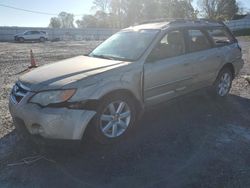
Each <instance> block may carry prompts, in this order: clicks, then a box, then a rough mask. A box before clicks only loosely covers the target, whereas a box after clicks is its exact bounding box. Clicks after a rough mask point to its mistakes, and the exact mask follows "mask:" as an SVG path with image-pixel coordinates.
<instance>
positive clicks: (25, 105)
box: [9, 20, 244, 144]
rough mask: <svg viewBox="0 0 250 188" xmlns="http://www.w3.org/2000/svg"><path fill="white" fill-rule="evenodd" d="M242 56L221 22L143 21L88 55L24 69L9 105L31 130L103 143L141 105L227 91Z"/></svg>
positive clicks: (118, 134) (114, 137)
mask: <svg viewBox="0 0 250 188" xmlns="http://www.w3.org/2000/svg"><path fill="white" fill-rule="evenodd" d="M243 63H244V62H243V60H242V53H241V48H240V46H239V45H238V42H237V40H236V39H235V38H234V36H233V35H232V33H231V32H230V30H229V29H228V28H227V27H226V26H225V25H224V24H223V23H220V22H215V21H209V20H173V21H167V22H162V21H159V22H157V21H155V22H150V23H143V24H141V25H138V26H133V27H129V28H126V29H123V30H121V31H120V32H118V33H116V34H114V35H113V36H111V37H110V38H109V39H107V40H106V41H104V42H103V43H102V44H101V45H99V46H98V47H97V48H96V49H95V50H93V51H92V52H91V53H90V54H89V55H86V56H78V57H73V58H70V59H66V60H63V61H59V62H57V63H53V64H49V65H46V66H43V67H40V68H37V69H35V70H33V71H30V72H28V73H26V74H24V75H22V76H21V77H20V78H19V80H18V81H17V83H16V84H15V85H14V87H13V89H12V92H11V95H10V102H9V108H10V112H11V115H12V117H13V120H14V123H15V125H16V126H17V127H19V128H20V127H22V128H21V129H23V130H25V131H26V132H28V133H29V135H37V136H39V137H42V138H48V139H62V140H81V139H82V137H83V135H84V132H85V131H86V130H88V131H87V133H88V134H89V135H90V136H91V137H93V138H95V139H96V140H97V141H99V142H100V143H103V144H108V143H113V142H116V141H118V140H120V139H122V138H124V137H126V135H128V134H129V132H130V131H131V130H132V129H133V127H134V126H135V124H136V120H137V119H138V117H139V116H140V114H141V112H143V110H144V108H145V107H147V106H150V105H155V104H158V103H162V102H164V101H168V100H170V99H173V98H175V97H177V96H181V95H184V94H186V93H189V92H191V91H195V90H198V89H201V88H207V87H210V88H211V89H212V92H213V94H214V95H215V96H216V98H224V97H226V96H227V95H228V93H229V91H230V88H231V85H232V80H233V79H234V78H235V76H237V74H238V73H239V71H240V69H241V68H242V66H243ZM138 134H139V133H138Z"/></svg>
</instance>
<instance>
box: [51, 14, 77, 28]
mask: <svg viewBox="0 0 250 188" xmlns="http://www.w3.org/2000/svg"><path fill="white" fill-rule="evenodd" d="M49 27H52V28H74V27H75V26H74V15H73V14H69V13H67V12H61V13H60V14H59V15H58V17H52V18H51V19H50V24H49Z"/></svg>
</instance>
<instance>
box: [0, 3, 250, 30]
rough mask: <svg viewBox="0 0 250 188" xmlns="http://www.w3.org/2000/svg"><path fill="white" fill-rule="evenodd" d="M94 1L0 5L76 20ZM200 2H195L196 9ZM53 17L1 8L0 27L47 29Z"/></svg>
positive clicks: (87, 10) (89, 12)
mask: <svg viewBox="0 0 250 188" xmlns="http://www.w3.org/2000/svg"><path fill="white" fill-rule="evenodd" d="M92 1H93V0H42V1H35V0H0V5H7V6H12V7H17V8H21V9H28V10H33V11H40V12H46V13H52V14H59V13H60V12H61V11H66V12H69V13H73V14H75V15H79V16H76V17H75V19H80V18H81V16H80V15H83V14H92V13H94V11H93V10H91V7H92ZM197 1H198V0H194V6H195V7H196V4H197ZM240 2H241V5H243V6H244V7H246V8H247V9H250V0H240ZM51 17H52V15H41V14H33V13H29V12H23V11H19V10H13V9H9V8H6V7H1V6H0V26H27V27H47V26H48V24H49V21H50V18H51Z"/></svg>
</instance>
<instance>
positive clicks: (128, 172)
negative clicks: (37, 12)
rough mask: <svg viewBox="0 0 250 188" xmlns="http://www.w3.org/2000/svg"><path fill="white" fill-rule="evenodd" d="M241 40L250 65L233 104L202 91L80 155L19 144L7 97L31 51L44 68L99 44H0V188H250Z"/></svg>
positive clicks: (248, 105) (248, 108) (249, 111)
mask: <svg viewBox="0 0 250 188" xmlns="http://www.w3.org/2000/svg"><path fill="white" fill-rule="evenodd" d="M240 41H241V45H242V47H243V51H244V58H245V60H246V64H245V66H244V69H243V70H242V72H241V75H240V76H239V77H238V78H237V79H236V80H235V81H234V84H233V88H232V91H231V94H230V96H229V97H228V99H227V100H225V101H214V100H213V99H212V98H211V97H210V96H209V95H207V94H206V92H204V91H201V92H198V93H196V94H195V95H190V96H186V97H183V98H181V99H177V100H174V101H172V102H170V103H168V104H163V105H161V106H157V107H154V108H153V109H150V110H148V111H147V112H146V113H145V115H144V116H143V117H142V120H141V121H140V122H139V125H138V128H137V130H136V131H135V132H134V133H133V134H132V135H131V138H129V139H128V140H126V141H124V142H123V143H120V144H117V145H114V146H99V145H96V144H94V143H92V142H90V141H88V140H85V141H84V143H83V145H82V146H81V149H80V148H77V149H74V150H72V149H70V148H68V147H67V148H66V149H62V148H60V149H59V148H54V147H52V148H48V147H44V146H40V147H38V146H36V147H33V146H32V145H30V144H29V143H26V142H24V141H23V140H21V139H20V138H19V136H18V135H17V134H16V132H15V130H13V126H12V122H11V118H10V115H9V113H8V95H9V92H10V89H11V87H12V85H13V84H14V82H15V80H16V79H17V77H18V75H16V74H17V73H18V72H20V71H22V70H24V69H25V68H26V67H27V66H28V64H29V50H30V49H31V48H32V49H33V51H34V55H35V58H36V60H37V61H38V63H39V64H40V65H42V64H45V63H50V62H53V61H56V60H60V59H64V58H68V57H72V56H75V55H79V54H84V53H87V52H88V51H90V50H91V49H92V48H93V47H94V46H96V45H97V44H98V42H56V43H50V42H48V43H44V44H39V43H28V44H15V43H0V75H1V77H0V116H1V118H0V187H136V188H137V187H143V188H144V187H150V188H151V187H171V188H174V187H178V188H179V187H185V188H186V187H190V188H191V187H192V188H195V187H199V188H210V187H211V188H212V187H213V188H214V187H216V188H223V187H225V188H238V187H240V188H242V187H244V188H245V187H246V188H248V187H250V85H249V83H248V82H247V81H246V80H245V79H244V78H243V76H244V75H250V55H249V54H250V42H248V41H247V39H246V38H241V39H240ZM249 41H250V40H249ZM62 146H64V145H62ZM27 157H34V158H27ZM22 159H25V161H26V163H23V160H22ZM21 160H22V161H21ZM30 160H31V163H27V161H30ZM19 162H21V163H19Z"/></svg>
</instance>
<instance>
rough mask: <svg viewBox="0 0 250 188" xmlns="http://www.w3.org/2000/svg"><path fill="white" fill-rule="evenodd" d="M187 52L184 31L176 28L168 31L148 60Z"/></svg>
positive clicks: (156, 59)
mask: <svg viewBox="0 0 250 188" xmlns="http://www.w3.org/2000/svg"><path fill="white" fill-rule="evenodd" d="M184 53H185V40H184V35H183V32H182V31H179V30H175V31H170V32H168V33H167V34H166V35H165V36H164V37H163V38H162V40H161V41H160V42H159V43H158V45H156V47H155V48H154V49H153V51H152V52H151V54H150V55H149V57H148V61H158V60H163V59H167V58H171V57H176V56H180V55H183V54H184Z"/></svg>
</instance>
